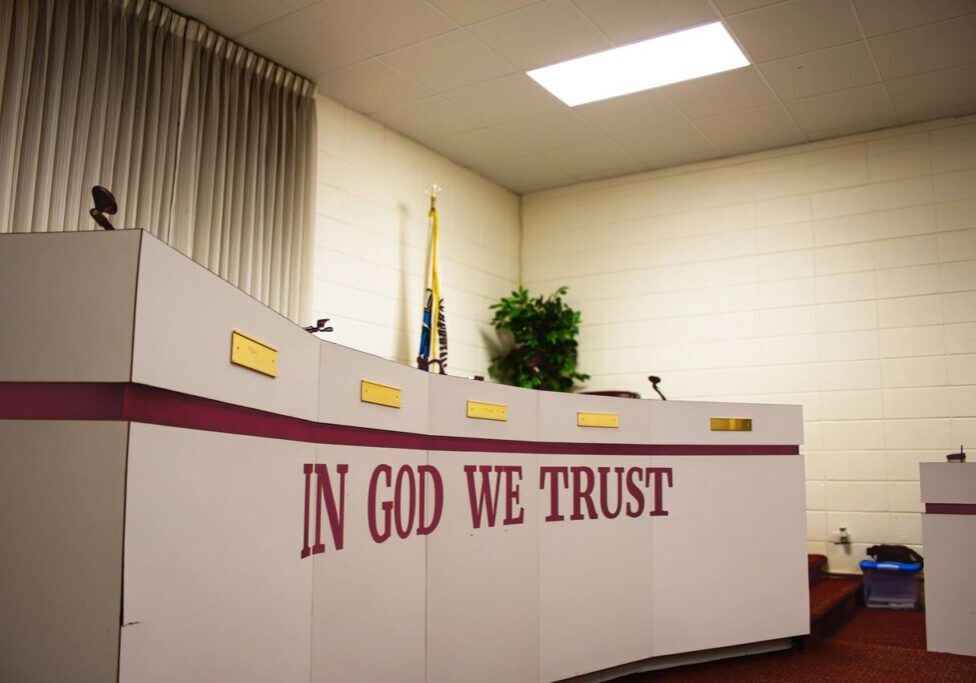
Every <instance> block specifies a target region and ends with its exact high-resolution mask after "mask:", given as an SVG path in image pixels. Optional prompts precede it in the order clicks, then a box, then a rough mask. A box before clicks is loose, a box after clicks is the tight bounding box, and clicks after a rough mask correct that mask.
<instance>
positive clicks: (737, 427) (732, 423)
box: [712, 417, 752, 432]
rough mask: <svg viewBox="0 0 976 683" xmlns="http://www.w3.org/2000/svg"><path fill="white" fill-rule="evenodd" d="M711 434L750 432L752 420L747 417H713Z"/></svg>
mask: <svg viewBox="0 0 976 683" xmlns="http://www.w3.org/2000/svg"><path fill="white" fill-rule="evenodd" d="M712 431H713V432H751V431H752V419H751V418H748V417H713V418H712Z"/></svg>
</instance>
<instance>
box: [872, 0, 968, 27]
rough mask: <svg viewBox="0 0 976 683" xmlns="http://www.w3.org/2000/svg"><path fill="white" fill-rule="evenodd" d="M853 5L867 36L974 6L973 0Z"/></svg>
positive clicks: (953, 14) (949, 15) (884, 1)
mask: <svg viewBox="0 0 976 683" xmlns="http://www.w3.org/2000/svg"><path fill="white" fill-rule="evenodd" d="M854 8H855V9H856V10H857V14H858V16H859V17H860V18H861V26H863V27H864V33H865V34H867V35H868V36H877V35H881V34H882V33H894V32H895V31H903V30H905V29H906V28H912V27H914V26H922V25H923V24H931V23H933V22H936V21H942V20H943V19H950V18H952V17H958V16H962V15H963V14H970V13H971V12H973V11H974V9H976V8H974V7H973V0H921V1H920V0H854Z"/></svg>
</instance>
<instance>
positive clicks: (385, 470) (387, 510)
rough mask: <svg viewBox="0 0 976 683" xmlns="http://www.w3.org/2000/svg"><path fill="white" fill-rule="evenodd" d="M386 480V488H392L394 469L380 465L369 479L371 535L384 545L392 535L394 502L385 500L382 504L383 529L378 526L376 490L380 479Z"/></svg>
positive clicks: (368, 510)
mask: <svg viewBox="0 0 976 683" xmlns="http://www.w3.org/2000/svg"><path fill="white" fill-rule="evenodd" d="M381 476H383V477H385V478H386V484H385V486H386V488H390V484H391V483H393V482H392V479H393V469H392V468H391V467H390V466H389V465H380V466H379V467H377V468H376V469H375V470H373V474H372V476H370V478H369V494H368V496H367V498H368V501H367V508H368V509H367V512H366V514H367V517H368V519H369V535H370V536H372V537H373V541H374V542H375V543H382V542H383V541H385V540H386V539H388V538H389V537H390V534H391V533H392V531H391V529H390V526H391V521H390V517H391V515H392V512H391V511H392V509H393V501H390V500H385V501H383V502H382V503H381V504H380V509H381V510H383V520H382V529H381V528H380V525H379V524H377V518H376V517H377V515H376V488H377V486H378V485H379V480H380V477H381Z"/></svg>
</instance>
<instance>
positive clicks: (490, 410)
mask: <svg viewBox="0 0 976 683" xmlns="http://www.w3.org/2000/svg"><path fill="white" fill-rule="evenodd" d="M468 417H470V418H471V419H473V420H496V421H497V422H508V406H507V405H505V404H504V403H482V402H481V401H468Z"/></svg>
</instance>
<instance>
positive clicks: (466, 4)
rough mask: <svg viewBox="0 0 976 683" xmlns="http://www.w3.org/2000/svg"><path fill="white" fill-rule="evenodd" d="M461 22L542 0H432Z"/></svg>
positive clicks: (480, 18)
mask: <svg viewBox="0 0 976 683" xmlns="http://www.w3.org/2000/svg"><path fill="white" fill-rule="evenodd" d="M430 1H431V2H432V3H434V4H435V5H437V6H438V7H440V8H441V10H443V11H444V12H446V13H447V14H448V15H449V16H450V17H451V18H453V19H454V20H455V21H456V22H458V23H459V24H465V25H467V24H473V23H475V22H476V21H482V20H483V19H489V18H491V17H495V16H498V15H499V14H505V13H506V12H511V11H512V10H516V9H520V8H522V7H525V6H527V5H534V4H535V3H537V2H541V0H430Z"/></svg>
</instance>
